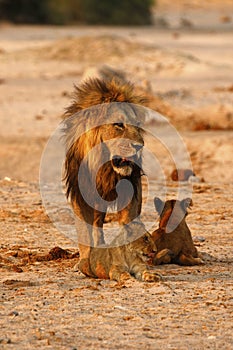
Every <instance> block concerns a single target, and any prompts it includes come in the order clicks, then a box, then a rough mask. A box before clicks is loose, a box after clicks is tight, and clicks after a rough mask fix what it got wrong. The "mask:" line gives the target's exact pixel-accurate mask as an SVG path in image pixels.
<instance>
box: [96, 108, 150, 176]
mask: <svg viewBox="0 0 233 350" xmlns="http://www.w3.org/2000/svg"><path fill="white" fill-rule="evenodd" d="M125 119H126V117H125V116H124V115H122V114H121V115H120V116H119V117H118V118H117V119H116V120H117V121H116V122H114V123H112V124H106V125H104V126H102V128H101V139H102V142H104V143H105V144H106V147H107V148H108V151H109V158H110V159H109V160H110V161H111V164H112V167H113V169H114V171H115V172H116V173H118V174H119V175H121V176H130V175H131V174H132V171H133V167H134V164H138V165H139V166H141V157H142V148H143V146H144V141H143V136H142V130H141V129H140V128H139V127H138V126H137V125H132V124H128V123H126V122H125Z"/></svg>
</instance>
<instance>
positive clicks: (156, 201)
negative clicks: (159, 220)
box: [154, 197, 165, 214]
mask: <svg viewBox="0 0 233 350" xmlns="http://www.w3.org/2000/svg"><path fill="white" fill-rule="evenodd" d="M164 204H165V203H164V202H163V201H162V200H161V199H160V198H158V197H155V198H154V205H155V209H156V211H157V213H158V214H161V213H162V210H163V207H164Z"/></svg>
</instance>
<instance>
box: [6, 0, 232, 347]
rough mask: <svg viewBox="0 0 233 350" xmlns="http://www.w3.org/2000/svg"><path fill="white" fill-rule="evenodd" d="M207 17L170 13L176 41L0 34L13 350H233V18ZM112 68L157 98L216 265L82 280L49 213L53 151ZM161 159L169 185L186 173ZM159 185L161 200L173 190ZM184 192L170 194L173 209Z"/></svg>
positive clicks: (82, 33) (133, 35) (71, 246)
mask: <svg viewBox="0 0 233 350" xmlns="http://www.w3.org/2000/svg"><path fill="white" fill-rule="evenodd" d="M169 3H170V2H169ZM175 3H176V4H177V2H175ZM178 3H179V2H178ZM200 3H201V2H198V1H196V2H191V4H193V7H192V8H191V9H190V8H189V6H188V5H187V2H181V4H182V6H181V7H180V8H179V9H176V8H175V10H174V11H173V12H172V11H170V12H167V2H166V1H162V5H163V6H162V5H161V13H162V16H163V19H165V20H166V22H168V23H170V26H166V28H165V27H164V28H161V27H159V26H155V27H151V28H149V27H147V28H104V27H98V28H93V27H66V28H63V27H62V28H61V27H27V26H20V27H14V26H10V25H2V26H1V27H0V105H1V109H0V135H1V137H0V157H1V162H0V235H1V242H0V272H1V275H0V298H1V304H0V329H1V330H0V348H1V349H19V350H24V349H59V350H60V349H66V350H67V349H69V350H72V349H73V350H74V349H87V348H88V349H123V348H129V349H141V348H144V349H179V350H185V349H192V350H193V349H195V350H202V349H229V350H230V349H232V347H233V337H232V326H233V324H232V317H233V290H232V288H233V221H232V207H233V202H232V192H233V183H232V176H233V174H232V169H233V158H232V155H233V143H232V139H233V104H232V102H233V79H232V78H233V77H232V71H233V61H232V57H233V46H232V42H233V31H232V29H233V15H232V13H233V12H232V6H231V2H227V6H226V7H224V6H220V5H219V4H220V2H218V1H215V2H213V4H215V6H213V7H212V8H211V13H210V17H209V22H208V15H207V14H208V6H207V5H206V2H203V6H201V5H200ZM195 4H196V5H195ZM198 4H199V5H198ZM177 6H178V5H177ZM177 8H178V7H177ZM190 11H191V12H190ZM200 13H201V14H202V16H200ZM204 15H205V16H204ZM157 16H158V14H157ZM184 16H186V17H185V18H186V19H187V20H189V21H191V22H192V23H191V25H190V24H189V25H188V22H185V21H184V18H183V17H184ZM182 18H183V20H181V19H182ZM203 18H205V21H204V20H203ZM169 21H170V22H169ZM208 23H209V25H208ZM160 24H161V25H162V22H161V18H160ZM102 64H108V65H110V66H112V67H114V68H117V69H121V70H123V71H125V72H127V77H128V78H130V79H132V80H133V81H134V82H135V83H136V85H137V86H138V88H139V89H141V90H143V91H146V93H147V94H148V96H150V97H151V105H150V106H151V107H152V108H154V109H156V110H158V111H160V112H162V113H163V114H164V115H166V116H167V117H168V118H169V120H170V122H171V123H172V124H173V125H174V126H175V127H176V128H177V130H178V131H179V132H180V135H181V136H182V138H183V139H184V141H185V144H186V146H187V148H188V150H189V154H190V156H191V160H192V164H193V169H194V171H195V173H196V174H197V176H198V177H199V178H200V179H201V178H202V179H203V182H200V183H194V184H193V185H191V186H192V191H193V193H192V197H193V202H194V206H193V209H192V211H191V213H190V215H189V216H188V219H187V221H188V224H189V226H190V229H191V232H192V235H193V237H196V238H195V242H196V244H197V248H198V250H199V251H200V252H201V253H202V255H203V258H204V260H205V265H203V266H194V267H180V266H176V265H166V266H159V267H158V270H159V272H160V273H161V275H162V276H163V280H162V281H161V282H158V283H142V282H138V281H135V280H132V281H128V282H126V283H125V284H118V283H116V282H112V281H104V280H94V279H89V278H85V277H84V276H83V275H81V274H80V273H79V272H74V270H73V266H74V265H75V264H76V263H77V261H78V252H77V247H76V245H75V243H74V242H73V241H71V240H70V239H69V238H68V237H67V236H65V235H64V234H62V233H61V232H60V231H59V230H58V229H57V228H56V227H55V226H54V225H53V223H52V222H51V221H50V219H49V217H48V216H47V214H46V211H45V209H44V207H43V205H42V201H41V197H40V188H39V183H38V178H39V167H40V159H41V155H42V152H43V149H44V147H45V144H46V142H47V140H48V138H49V136H50V134H51V133H52V132H53V130H54V129H55V128H56V127H57V125H58V123H59V121H60V117H61V115H62V113H63V111H64V108H65V107H66V106H67V105H68V104H69V101H70V99H71V93H72V89H73V84H74V83H78V82H79V81H80V80H81V78H82V77H83V76H84V75H88V74H90V72H92V70H93V67H97V68H98V67H100V66H101V65H102ZM153 128H156V125H153ZM152 148H153V146H152ZM156 151H157V153H159V155H160V156H161V159H160V162H161V167H162V168H163V171H164V173H165V176H166V178H169V174H170V173H171V171H172V169H173V163H172V162H171V161H170V159H169V157H168V158H167V157H165V156H164V155H163V152H164V150H163V149H162V148H161V152H160V148H156ZM159 155H158V157H159ZM152 185H153V186H152V192H153V194H154V195H156V196H158V194H160V191H161V179H156V176H155V178H154V179H153V182H152ZM163 185H164V183H163ZM182 186H183V187H184V188H185V187H186V186H188V185H187V184H177V183H174V182H172V181H170V180H167V182H166V189H167V195H168V196H169V197H170V198H172V197H175V196H176V193H177V188H178V187H182ZM64 205H65V204H64ZM148 209H149V210H148ZM56 210H57V217H59V219H60V220H62V219H63V216H60V214H59V208H55V211H56ZM144 211H145V212H146V214H145V215H147V218H148V220H149V221H153V220H154V221H155V218H156V215H155V211H154V208H153V207H152V206H151V207H150V208H147V209H146V210H144ZM64 219H67V218H66V217H65V215H64ZM67 220H68V222H71V223H72V219H71V218H70V217H68V219H67ZM69 220H71V221H69ZM55 247H60V248H63V249H64V250H65V251H63V250H61V249H59V248H55Z"/></svg>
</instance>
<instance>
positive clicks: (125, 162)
mask: <svg viewBox="0 0 233 350" xmlns="http://www.w3.org/2000/svg"><path fill="white" fill-rule="evenodd" d="M135 161H136V156H132V157H127V158H125V157H121V156H113V157H112V164H113V166H114V167H116V168H122V167H125V166H132V165H133V163H135Z"/></svg>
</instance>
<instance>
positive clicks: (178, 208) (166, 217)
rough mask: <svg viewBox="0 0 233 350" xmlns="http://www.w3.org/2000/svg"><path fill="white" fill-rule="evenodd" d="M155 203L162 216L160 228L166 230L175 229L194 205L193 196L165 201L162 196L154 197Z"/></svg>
mask: <svg viewBox="0 0 233 350" xmlns="http://www.w3.org/2000/svg"><path fill="white" fill-rule="evenodd" d="M154 205H155V209H156V211H157V213H158V214H159V216H160V221H159V228H160V229H162V230H164V231H165V232H171V231H173V230H174V229H175V228H176V227H177V226H178V225H179V224H180V223H181V222H182V220H184V219H185V217H186V215H187V214H188V212H187V209H188V208H190V207H191V206H192V205H193V202H192V199H191V198H185V199H183V200H182V201H179V200H175V199H171V200H167V201H166V202H163V201H162V200H161V199H160V198H157V197H155V198H154Z"/></svg>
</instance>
